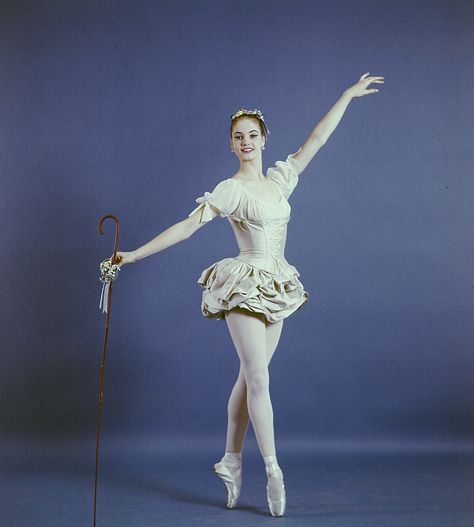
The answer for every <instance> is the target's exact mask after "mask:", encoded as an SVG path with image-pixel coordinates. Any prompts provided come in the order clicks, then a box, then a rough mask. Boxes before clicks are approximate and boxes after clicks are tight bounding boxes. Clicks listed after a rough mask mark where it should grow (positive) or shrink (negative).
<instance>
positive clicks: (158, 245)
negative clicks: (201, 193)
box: [110, 209, 207, 267]
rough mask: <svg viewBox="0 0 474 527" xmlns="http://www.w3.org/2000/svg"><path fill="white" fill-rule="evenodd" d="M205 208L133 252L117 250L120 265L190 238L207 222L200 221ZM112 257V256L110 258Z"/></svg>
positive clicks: (135, 260)
mask: <svg viewBox="0 0 474 527" xmlns="http://www.w3.org/2000/svg"><path fill="white" fill-rule="evenodd" d="M202 212H203V210H202V209H200V210H198V211H196V212H195V213H194V214H193V215H192V216H189V217H187V218H185V219H184V220H182V221H178V222H177V223H175V224H174V225H171V227H168V228H167V229H166V230H164V231H163V232H161V233H160V234H158V236H156V237H155V238H153V239H152V240H150V241H149V242H148V243H146V244H145V245H142V246H141V247H139V248H138V249H135V250H134V251H131V252H122V251H117V258H118V260H119V261H118V265H119V267H122V265H125V264H130V263H135V262H137V261H138V260H141V259H143V258H146V257H147V256H151V255H152V254H155V253H158V252H160V251H163V250H164V249H167V248H168V247H171V246H172V245H175V244H176V243H179V242H181V241H183V240H186V239H187V238H189V237H190V236H191V235H192V234H194V233H195V232H196V231H197V230H198V229H199V228H200V227H202V226H203V225H205V224H206V223H207V222H203V223H201V222H200V218H201V214H202ZM111 259H112V257H110V260H111Z"/></svg>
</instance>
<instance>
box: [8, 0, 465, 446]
mask: <svg viewBox="0 0 474 527" xmlns="http://www.w3.org/2000/svg"><path fill="white" fill-rule="evenodd" d="M472 22H473V10H472V5H470V4H469V2H467V1H466V2H463V1H454V2H453V1H450V2H447V1H439V0H438V1H429V2H428V1H418V2H408V1H393V2H376V1H363V2H350V1H344V2H337V3H336V2H329V1H322V2H312V1H301V0H298V1H296V2H295V1H293V2H288V1H271V2H270V1H268V2H267V1H261V2H247V1H242V2H238V3H235V2H229V1H222V2H210V1H197V2H194V1H183V0H178V1H169V2H164V1H159V2H144V1H135V2H126V1H117V2H105V1H104V2H92V1H90V2H78V1H68V2H56V1H50V2H47V1H46V2H45V1H40V2H33V1H14V2H13V1H4V2H2V6H1V22H0V23H1V46H0V56H1V63H2V66H1V78H2V96H1V123H2V125H1V146H0V148H1V173H2V177H1V187H2V189H1V209H0V214H1V222H2V226H3V228H2V229H1V232H2V234H1V236H2V249H3V258H2V268H3V272H2V273H1V275H0V280H1V290H2V302H1V310H2V320H3V323H2V328H3V329H2V337H1V339H2V343H1V350H2V352H1V353H2V367H1V373H2V378H1V401H2V403H1V404H2V434H3V438H4V441H5V442H6V443H9V442H10V443H12V444H13V443H15V442H16V441H19V440H24V439H31V438H34V439H43V440H45V441H49V440H51V441H62V440H63V439H64V440H69V439H77V438H82V439H85V440H86V441H89V443H88V444H89V445H90V446H91V448H92V449H93V447H94V443H93V438H94V437H95V430H96V419H97V397H98V387H99V368H100V359H101V354H102V345H103V335H104V325H105V315H103V314H102V313H101V312H100V310H99V308H98V304H99V297H100V292H101V283H100V282H99V268H98V266H99V262H100V261H102V260H104V259H105V258H108V257H109V256H110V255H111V254H112V250H113V241H114V232H115V231H114V224H113V222H112V221H110V220H107V222H106V223H105V225H104V230H105V235H104V236H100V235H99V233H98V228H97V226H98V221H99V219H100V218H101V217H102V216H103V215H104V214H109V213H110V214H114V215H116V216H118V217H119V219H120V222H121V224H120V225H121V231H120V240H119V250H124V251H125V250H133V249H136V248H137V247H139V246H140V245H143V244H144V243H146V242H148V241H149V240H150V239H152V238H153V237H154V236H156V235H157V234H158V233H160V232H162V231H163V230H164V229H166V228H168V227H169V226H171V225H172V224H174V223H176V222H178V221H180V220H182V219H184V218H185V217H186V216H187V215H188V214H189V213H190V212H191V210H192V209H194V208H195V206H196V202H195V199H196V198H197V197H198V196H201V195H202V194H203V193H204V192H205V191H211V190H212V189H213V188H214V186H215V185H216V184H217V183H218V182H219V181H221V180H222V179H225V178H228V177H231V176H232V175H233V174H234V173H235V172H236V171H237V169H238V162H237V159H236V158H235V156H234V154H233V153H232V152H231V151H230V148H229V139H228V134H229V123H230V119H229V117H230V115H231V114H232V113H233V112H235V111H236V110H237V109H238V108H240V107H250V108H259V109H261V110H262V111H263V112H264V114H265V116H266V121H267V123H268V127H269V129H270V136H269V138H268V142H267V145H266V150H265V152H264V155H263V161H264V170H266V169H267V168H268V167H269V166H271V165H273V164H274V162H275V161H277V160H281V159H285V158H286V156H287V155H288V154H290V153H292V152H295V151H296V150H297V149H298V148H299V146H300V145H301V144H302V143H303V142H304V140H305V139H306V138H307V136H308V134H309V133H310V131H311V130H312V128H313V127H314V125H315V124H316V123H317V121H318V120H319V119H321V118H322V117H323V115H324V114H325V113H326V112H327V111H328V110H329V109H330V107H331V106H332V105H333V104H334V103H335V102H336V101H337V99H338V98H339V96H340V95H341V93H342V91H343V90H344V89H346V88H347V87H349V86H350V85H352V84H354V83H355V82H356V81H357V80H358V79H359V77H360V76H361V75H362V74H364V73H366V72H370V74H371V75H381V76H384V77H385V84H384V85H378V86H375V87H378V88H379V89H380V91H379V93H377V94H373V95H367V96H365V97H361V98H357V99H354V100H352V102H351V103H350V105H349V107H348V109H347V111H346V113H345V115H344V116H343V118H342V121H341V123H340V124H339V126H338V128H337V129H336V130H335V132H334V133H333V135H332V136H331V137H330V139H329V141H328V142H327V144H326V145H325V146H323V148H322V149H321V150H320V151H319V152H318V153H317V155H316V156H315V158H314V159H313V160H312V161H311V163H310V164H309V165H308V167H307V168H306V170H305V171H304V172H303V173H302V174H301V176H300V183H299V185H298V186H297V188H296V190H295V191H294V193H293V195H292V196H291V199H290V204H291V206H292V218H291V221H290V223H289V226H288V241H287V246H286V251H285V254H286V257H287V259H288V261H289V262H290V263H291V264H293V265H295V266H296V267H297V268H298V270H299V271H300V273H301V276H300V279H301V281H302V282H303V284H304V285H305V288H306V290H307V291H308V292H309V294H310V298H309V301H308V303H307V304H306V306H304V307H303V308H302V309H301V310H299V311H298V312H296V313H295V314H294V315H293V316H291V317H290V318H289V319H287V320H286V321H285V323H284V328H283V334H282V337H281V340H280V344H279V347H278V349H277V352H276V354H275V356H274V358H273V360H272V363H271V366H270V371H271V394H272V400H273V406H274V412H275V429H276V434H277V435H276V437H277V445H278V441H279V440H280V441H282V442H283V441H290V442H293V441H294V442H295V443H294V444H297V442H298V441H309V442H318V441H321V442H326V443H327V444H328V445H331V444H336V443H337V442H343V443H350V442H352V441H355V442H358V444H361V445H364V444H368V443H370V442H374V441H375V442H377V441H391V442H393V441H395V442H396V441H410V442H419V443H420V444H421V443H423V442H432V443H433V442H435V443H437V444H440V445H441V447H442V445H443V444H448V443H450V444H452V443H453V442H454V443H459V444H463V445H472V440H473V435H474V421H473V419H472V415H473V409H474V408H473V397H474V393H473V391H474V389H473V383H472V376H473V373H474V364H473V355H472V344H473V330H472V327H473V326H472V320H473V318H472V316H473V282H472V276H473V274H472V272H473V246H472V212H473V210H472V197H473V193H472V190H473V189H472V170H473V152H472V144H473V143H472V141H473V133H472V131H473V128H472V108H473V102H474V101H473V94H472V85H473V80H474V79H473V69H472V44H473V42H472ZM237 252H238V249H237V246H236V244H235V241H234V238H233V233H232V230H231V228H230V225H229V224H228V222H227V220H226V219H222V218H219V217H218V218H216V219H215V220H213V221H212V222H210V223H209V224H208V225H206V226H204V227H203V228H202V229H200V230H198V231H197V232H196V234H195V235H193V236H192V237H191V238H190V239H188V240H186V241H184V242H182V243H180V244H177V245H175V246H173V247H171V248H169V249H167V250H165V251H164V252H161V253H159V254H155V255H153V256H151V257H149V258H146V259H144V260H141V261H139V262H138V263H136V264H134V265H130V266H126V267H124V268H123V269H122V271H121V272H120V276H119V278H118V280H117V282H115V283H114V287H113V302H112V312H111V326H110V336H109V343H108V352H107V365H106V370H105V390H104V407H103V422H102V434H103V441H104V445H107V444H110V442H111V441H112V440H113V438H124V437H141V438H148V439H149V440H150V441H153V440H154V439H157V438H159V437H170V438H175V439H176V440H179V439H180V438H194V437H195V438H196V440H199V439H200V438H205V437H213V438H217V439H218V440H221V442H222V447H223V446H224V444H225V427H226V415H227V414H226V404H227V399H228V396H229V394H230V390H231V387H232V384H233V382H234V380H235V378H236V375H237V372H238V358H237V355H236V352H235V350H234V348H233V345H232V342H231V340H230V337H229V334H228V330H227V327H226V324H225V322H224V321H217V320H206V319H205V318H204V317H203V316H202V315H201V312H200V302H201V288H200V287H199V286H198V285H197V283H196V281H197V278H198V277H199V275H200V273H201V271H202V269H204V268H205V267H207V266H209V265H210V264H212V263H213V262H215V261H216V260H219V259H221V258H225V257H228V256H234V255H236V254H237ZM249 431H250V433H249V439H248V441H249V442H255V439H254V436H253V431H252V430H251V428H250V429H249ZM104 448H106V447H105V446H104ZM91 453H92V451H91Z"/></svg>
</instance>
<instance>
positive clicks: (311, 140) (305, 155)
mask: <svg viewBox="0 0 474 527" xmlns="http://www.w3.org/2000/svg"><path fill="white" fill-rule="evenodd" d="M367 75H369V73H364V75H362V77H361V78H360V79H359V81H358V82H357V83H356V84H354V85H353V86H351V87H350V88H347V89H346V90H344V91H343V92H342V95H341V97H340V98H339V100H338V101H337V102H336V103H335V104H334V106H332V108H331V109H330V110H329V112H328V113H327V114H326V115H325V116H324V117H323V118H322V119H321V120H320V121H319V122H318V124H317V125H316V126H315V127H314V129H313V130H312V132H311V133H310V134H309V136H308V139H306V141H305V143H304V144H303V146H302V147H301V148H300V149H299V150H298V152H296V153H295V154H294V157H295V159H297V160H298V164H299V165H300V167H301V171H303V170H304V169H305V168H306V166H307V165H308V163H309V162H310V161H311V159H313V157H314V155H315V154H316V153H317V152H318V150H319V149H320V148H321V147H322V146H323V145H324V144H325V143H326V141H327V140H328V139H329V136H330V135H331V134H332V133H333V132H334V130H335V128H336V126H337V125H338V124H339V121H340V120H341V119H342V116H343V115H344V112H345V111H346V108H347V106H348V105H349V103H350V102H351V100H352V98H353V97H361V96H363V95H368V94H369V93H376V92H378V90H377V89H376V88H372V89H370V90H369V89H367V88H368V86H369V85H370V84H372V83H380V84H383V82H384V77H367Z"/></svg>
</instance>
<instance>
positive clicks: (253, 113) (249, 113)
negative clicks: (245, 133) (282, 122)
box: [230, 108, 270, 139]
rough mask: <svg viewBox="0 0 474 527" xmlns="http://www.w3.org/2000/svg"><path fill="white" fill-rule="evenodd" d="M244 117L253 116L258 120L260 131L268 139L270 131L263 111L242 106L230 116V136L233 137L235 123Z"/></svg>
mask: <svg viewBox="0 0 474 527" xmlns="http://www.w3.org/2000/svg"><path fill="white" fill-rule="evenodd" d="M244 117H253V118H255V119H256V120H257V121H258V124H259V125H260V132H261V134H262V135H263V137H264V138H265V139H266V138H267V136H268V134H269V133H270V131H269V130H268V128H267V125H266V124H265V120H264V116H263V113H262V112H261V111H260V110H256V109H255V110H246V109H245V108H240V110H238V111H237V112H235V113H234V114H232V115H231V116H230V137H231V138H232V130H233V129H234V125H235V123H236V122H237V121H238V120H239V119H242V118H244Z"/></svg>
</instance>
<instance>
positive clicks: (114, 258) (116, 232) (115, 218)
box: [99, 214, 120, 264]
mask: <svg viewBox="0 0 474 527" xmlns="http://www.w3.org/2000/svg"><path fill="white" fill-rule="evenodd" d="M107 218H111V219H112V220H114V221H115V245H114V254H113V256H112V263H113V264H116V263H118V260H117V248H118V239H119V233H120V221H119V219H118V218H117V217H116V216H114V215H113V214H106V215H105V216H103V217H102V218H101V219H100V221H99V233H100V234H104V232H103V230H102V224H103V223H104V221H105V220H106V219H107Z"/></svg>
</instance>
